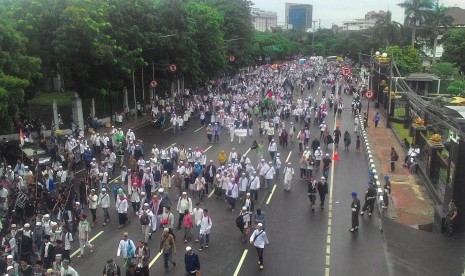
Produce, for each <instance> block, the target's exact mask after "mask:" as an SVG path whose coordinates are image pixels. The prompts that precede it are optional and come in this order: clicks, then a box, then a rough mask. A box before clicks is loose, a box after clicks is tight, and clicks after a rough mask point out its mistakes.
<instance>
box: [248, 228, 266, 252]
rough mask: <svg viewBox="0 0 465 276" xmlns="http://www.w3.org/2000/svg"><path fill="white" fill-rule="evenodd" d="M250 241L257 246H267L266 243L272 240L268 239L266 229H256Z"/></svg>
mask: <svg viewBox="0 0 465 276" xmlns="http://www.w3.org/2000/svg"><path fill="white" fill-rule="evenodd" d="M255 237H257V238H255ZM250 243H253V245H254V246H255V247H258V248H265V245H267V244H269V243H270V242H269V241H268V237H267V236H266V232H265V230H263V229H262V230H258V229H255V231H253V233H252V236H250Z"/></svg>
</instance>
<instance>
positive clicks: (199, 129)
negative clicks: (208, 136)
mask: <svg viewBox="0 0 465 276" xmlns="http://www.w3.org/2000/svg"><path fill="white" fill-rule="evenodd" d="M204 127H205V125H203V126H201V127H199V128H198V129H196V130H194V132H197V131H199V130H201V129H202V128H204Z"/></svg>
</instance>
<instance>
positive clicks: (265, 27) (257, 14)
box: [250, 8, 278, 32]
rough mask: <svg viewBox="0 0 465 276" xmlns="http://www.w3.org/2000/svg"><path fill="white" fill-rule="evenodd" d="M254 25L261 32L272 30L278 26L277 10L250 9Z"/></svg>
mask: <svg viewBox="0 0 465 276" xmlns="http://www.w3.org/2000/svg"><path fill="white" fill-rule="evenodd" d="M250 13H251V15H252V22H253V27H254V28H255V30H257V31H259V32H266V31H271V30H272V29H273V28H276V26H278V15H277V14H276V13H275V12H267V11H262V10H260V9H257V8H252V9H250Z"/></svg>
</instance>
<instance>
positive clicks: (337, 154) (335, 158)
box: [333, 149, 339, 161]
mask: <svg viewBox="0 0 465 276" xmlns="http://www.w3.org/2000/svg"><path fill="white" fill-rule="evenodd" d="M333 160H334V161H337V160H339V153H338V152H337V149H336V151H334V156H333Z"/></svg>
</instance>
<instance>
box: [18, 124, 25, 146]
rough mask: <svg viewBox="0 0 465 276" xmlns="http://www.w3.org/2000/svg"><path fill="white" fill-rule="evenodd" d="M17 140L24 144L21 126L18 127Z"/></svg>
mask: <svg viewBox="0 0 465 276" xmlns="http://www.w3.org/2000/svg"><path fill="white" fill-rule="evenodd" d="M19 141H20V144H21V146H24V133H23V129H22V128H20V129H19Z"/></svg>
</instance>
